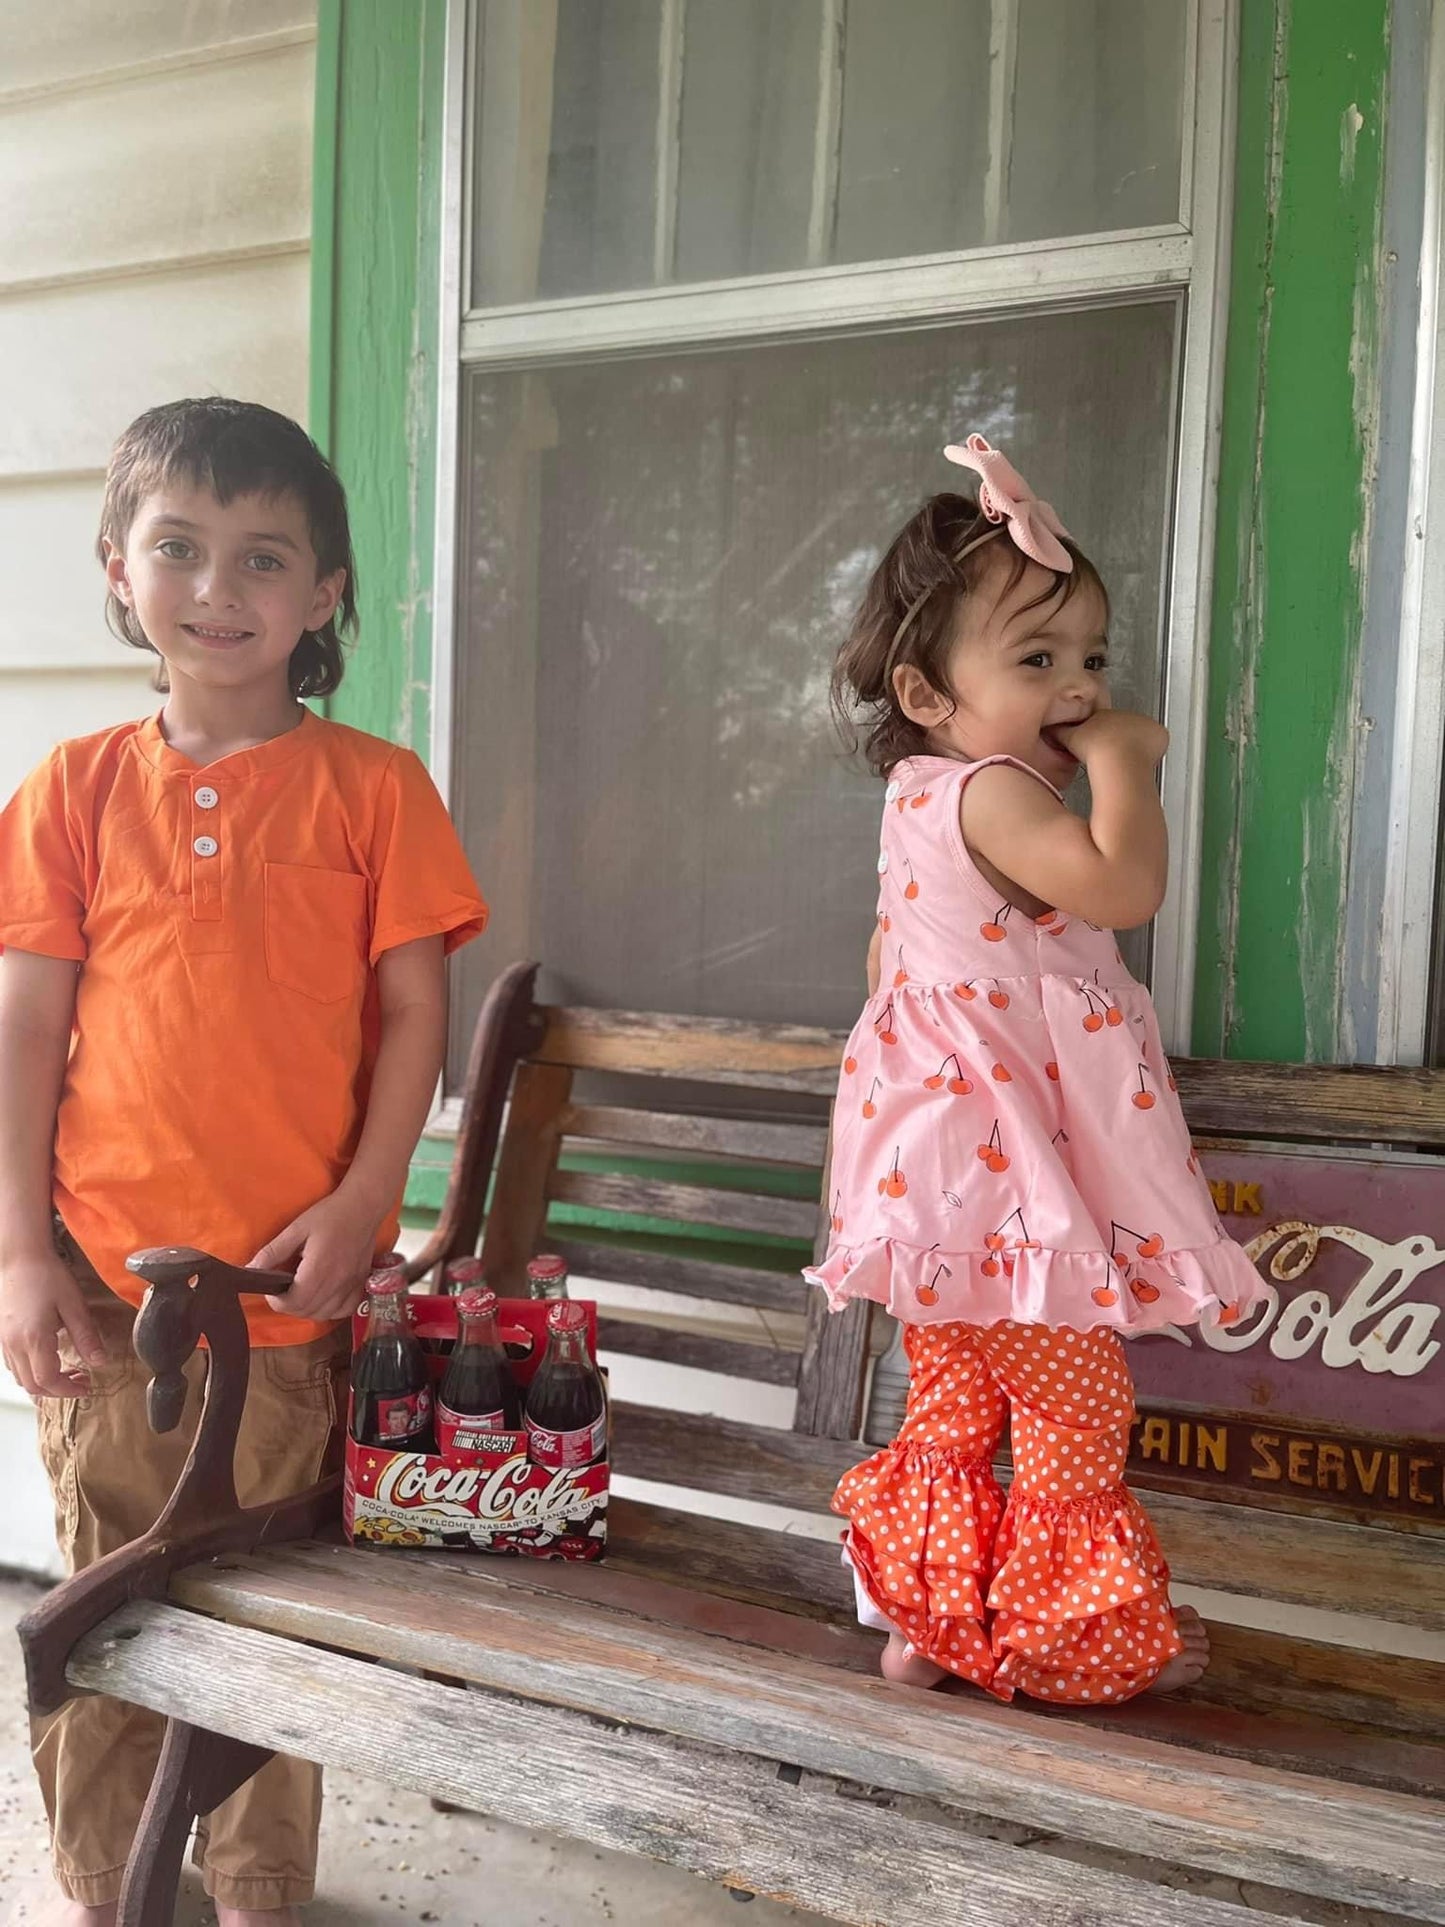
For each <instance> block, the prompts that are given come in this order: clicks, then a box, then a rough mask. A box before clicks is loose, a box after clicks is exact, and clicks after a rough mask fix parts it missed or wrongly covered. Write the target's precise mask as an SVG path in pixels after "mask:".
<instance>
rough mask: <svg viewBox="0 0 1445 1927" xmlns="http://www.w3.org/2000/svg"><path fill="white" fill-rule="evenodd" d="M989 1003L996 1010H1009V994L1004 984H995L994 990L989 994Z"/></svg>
mask: <svg viewBox="0 0 1445 1927" xmlns="http://www.w3.org/2000/svg"><path fill="white" fill-rule="evenodd" d="M988 1001H989V1002H990V1003H991V1004H992V1005H993V1007H994V1009H995V1010H1007V1009H1008V1007H1009V994H1008V992H1007V991H1006V990H1005V989H1004V987H1003V985H1002V984H1000V983H995V985H994V987H993V989H992V990H991V991H990V992H989V993H988Z"/></svg>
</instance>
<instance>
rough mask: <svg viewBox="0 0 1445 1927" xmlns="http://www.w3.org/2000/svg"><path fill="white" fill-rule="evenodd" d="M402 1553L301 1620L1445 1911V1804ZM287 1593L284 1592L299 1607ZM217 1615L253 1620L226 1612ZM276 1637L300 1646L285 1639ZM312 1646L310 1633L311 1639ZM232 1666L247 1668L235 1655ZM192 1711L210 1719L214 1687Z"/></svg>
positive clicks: (600, 1709) (880, 1773) (618, 1707)
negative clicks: (1149, 1737) (562, 1597)
mask: <svg viewBox="0 0 1445 1927" xmlns="http://www.w3.org/2000/svg"><path fill="white" fill-rule="evenodd" d="M477 1563H478V1565H480V1564H481V1563H482V1562H480V1561H479V1562H477ZM395 1571H396V1575H397V1576H396V1578H395V1579H394V1580H393V1581H392V1582H391V1585H390V1586H389V1588H388V1589H387V1591H386V1592H385V1593H382V1591H381V1589H380V1588H378V1587H376V1586H375V1585H372V1586H367V1587H360V1588H357V1589H355V1590H354V1592H353V1593H352V1594H351V1595H350V1596H348V1597H347V1598H346V1599H345V1600H344V1601H343V1602H342V1603H341V1605H340V1606H338V1605H336V1604H334V1603H328V1602H327V1600H326V1599H325V1598H324V1597H323V1598H322V1599H320V1600H318V1601H317V1602H316V1603H315V1604H314V1606H313V1608H312V1610H311V1612H310V1614H309V1617H308V1618H307V1619H306V1620H305V1621H304V1622H303V1623H304V1624H306V1625H308V1626H309V1629H310V1630H309V1634H308V1636H309V1637H310V1638H311V1639H313V1640H315V1641H319V1642H321V1643H323V1644H325V1645H330V1646H333V1647H334V1646H339V1645H347V1644H354V1645H355V1647H356V1649H357V1650H359V1651H363V1652H367V1653H375V1652H377V1651H380V1652H381V1653H382V1654H383V1655H384V1656H385V1657H387V1658H388V1659H390V1660H392V1661H393V1662H395V1663H398V1664H404V1665H408V1666H419V1667H423V1668H426V1669H429V1670H441V1665H444V1666H445V1668H446V1670H447V1671H449V1672H450V1673H451V1674H453V1675H455V1676H458V1677H462V1678H466V1679H470V1680H473V1681H475V1682H476V1683H477V1684H479V1685H482V1686H485V1687H488V1688H490V1689H493V1690H497V1691H503V1692H509V1693H510V1692H517V1693H521V1694H524V1695H526V1696H528V1697H530V1698H532V1699H534V1700H535V1701H537V1702H539V1703H546V1704H550V1705H557V1706H566V1707H571V1708H572V1709H573V1710H577V1711H585V1712H588V1713H591V1714H593V1715H598V1716H601V1717H603V1718H610V1719H621V1720H626V1721H629V1722H633V1723H636V1724H639V1725H644V1726H647V1727H651V1728H654V1729H656V1730H660V1731H664V1732H669V1733H672V1734H674V1735H675V1736H677V1737H680V1738H685V1739H691V1740H695V1741H701V1742H704V1743H707V1744H711V1745H720V1746H725V1747H728V1748H730V1749H735V1750H740V1751H744V1752H750V1753H755V1754H762V1755H764V1756H766V1757H771V1758H777V1759H788V1760H792V1761H793V1762H795V1763H796V1764H798V1765H800V1766H802V1767H805V1768H809V1769H812V1770H814V1771H821V1772H829V1773H836V1774H843V1775H846V1776H847V1777H848V1778H850V1779H855V1780H859V1781H862V1782H863V1783H864V1784H866V1785H870V1786H876V1787H880V1788H889V1789H892V1790H894V1791H896V1792H899V1793H915V1794H922V1795H925V1796H927V1797H930V1798H934V1799H941V1800H944V1801H945V1802H949V1803H953V1804H957V1805H959V1806H962V1807H965V1808H968V1809H970V1810H976V1811H979V1812H982V1813H985V1814H989V1815H992V1816H993V1817H996V1818H1000V1819H1006V1820H1017V1821H1020V1822H1022V1823H1024V1824H1029V1825H1039V1826H1044V1827H1046V1828H1048V1829H1049V1830H1050V1831H1053V1832H1061V1833H1065V1834H1067V1835H1069V1836H1071V1837H1074V1838H1078V1839H1082V1840H1091V1841H1096V1842H1098V1843H1099V1844H1101V1845H1104V1846H1113V1847H1119V1848H1122V1849H1125V1850H1128V1851H1132V1852H1138V1853H1145V1854H1149V1855H1151V1856H1155V1857H1158V1858H1161V1859H1164V1860H1168V1861H1179V1862H1180V1863H1182V1864H1184V1865H1189V1866H1196V1867H1201V1868H1206V1869H1209V1870H1212V1871H1216V1872H1222V1873H1228V1874H1232V1875H1235V1876H1236V1877H1238V1878H1242V1879H1248V1880H1258V1881H1263V1882H1265V1883H1266V1884H1269V1885H1273V1886H1280V1887H1284V1888H1286V1889H1293V1888H1296V1887H1297V1888H1298V1890H1299V1891H1301V1892H1305V1893H1314V1894H1318V1895H1321V1896H1325V1897H1330V1898H1335V1899H1344V1900H1348V1901H1350V1902H1352V1903H1353V1904H1356V1905H1361V1906H1374V1907H1390V1908H1394V1909H1396V1910H1398V1911H1403V1912H1406V1913H1410V1912H1413V1913H1415V1914H1417V1915H1418V1916H1419V1918H1421V1919H1424V1920H1433V1921H1436V1922H1445V1856H1442V1851H1441V1849H1442V1846H1445V1810H1442V1809H1441V1808H1440V1807H1439V1806H1438V1805H1435V1804H1433V1803H1431V1802H1428V1801H1424V1800H1419V1799H1413V1798H1410V1797H1409V1796H1406V1795H1402V1794H1392V1793H1383V1792H1380V1791H1377V1790H1375V1789H1363V1788H1358V1787H1349V1786H1345V1785H1342V1784H1340V1783H1338V1782H1332V1781H1326V1780H1317V1779H1313V1778H1309V1777H1306V1776H1295V1775H1281V1774H1278V1773H1275V1772H1272V1771H1268V1770H1265V1769H1261V1768H1258V1767H1256V1766H1254V1765H1253V1764H1252V1763H1250V1762H1247V1761H1236V1760H1229V1759H1213V1758H1201V1757H1200V1756H1197V1755H1194V1754H1190V1753H1187V1752H1185V1751H1183V1750H1182V1749H1178V1748H1174V1747H1169V1746H1161V1745H1158V1744H1155V1743H1153V1742H1151V1741H1146V1740H1140V1739H1136V1738H1134V1737H1133V1736H1131V1735H1128V1734H1124V1733H1116V1732H1113V1731H1110V1732H1106V1733H1099V1732H1096V1731H1094V1730H1092V1729H1086V1728H1082V1727H1074V1726H1068V1725H1064V1724H1061V1723H1059V1722H1051V1721H1049V1720H1048V1719H1047V1718H1046V1717H1042V1716H1040V1715H1038V1714H1035V1713H1032V1712H1027V1711H1023V1710H1020V1709H1019V1708H1018V1707H1016V1706H1015V1707H1008V1708H1004V1707H1001V1706H998V1705H996V1704H992V1703H989V1702H987V1701H985V1700H984V1699H983V1698H982V1696H975V1695H964V1694H926V1695H925V1694H919V1695H911V1694H909V1695H905V1694H900V1693H898V1692H897V1691H896V1690H895V1689H893V1688H890V1687H889V1686H888V1685H887V1684H886V1683H885V1682H884V1681H882V1680H881V1679H876V1678H872V1677H865V1676H862V1675H859V1674H856V1673H852V1672H845V1671H841V1670H839V1669H837V1668H834V1667H829V1666H824V1665H821V1664H819V1663H818V1662H817V1661H816V1660H811V1659H802V1658H797V1657H794V1656H793V1655H790V1654H780V1653H776V1652H769V1651H765V1650H763V1649H761V1648H759V1647H756V1646H744V1645H741V1644H738V1643H736V1642H733V1641H730V1640H723V1639H718V1638H716V1637H711V1636H707V1635H702V1634H698V1633H694V1632H690V1631H685V1630H679V1629H677V1628H674V1627H670V1626H663V1625H660V1624H658V1623H656V1622H644V1621H642V1620H639V1619H638V1618H636V1617H635V1616H631V1615H622V1614H616V1613H613V1614H604V1613H599V1612H598V1611H597V1610H596V1609H595V1608H589V1607H587V1606H586V1605H585V1603H584V1602H578V1601H570V1600H569V1601H565V1602H564V1601H555V1602H554V1603H553V1604H552V1605H551V1606H550V1608H549V1611H548V1612H547V1613H546V1615H539V1614H538V1613H537V1611H536V1609H535V1606H534V1605H533V1604H532V1603H531V1601H530V1600H526V1599H524V1600H522V1601H520V1602H519V1601H517V1600H516V1599H512V1598H509V1596H508V1593H507V1590H506V1588H505V1587H504V1586H502V1585H500V1584H497V1583H495V1582H487V1581H485V1580H484V1579H482V1578H480V1576H479V1575H477V1574H475V1573H471V1572H467V1573H461V1572H458V1573H457V1574H456V1580H455V1586H457V1587H460V1588H461V1589H462V1590H463V1591H464V1592H465V1593H468V1594H474V1595H475V1597H476V1601H477V1604H476V1607H475V1609H474V1610H473V1611H470V1612H468V1611H465V1610H459V1608H458V1606H457V1605H456V1603H455V1602H454V1600H453V1599H452V1598H451V1596H450V1595H451V1593H452V1591H453V1590H454V1587H453V1585H451V1584H448V1585H447V1587H446V1589H445V1591H444V1590H443V1588H442V1582H443V1579H444V1577H445V1576H446V1575H447V1571H448V1569H447V1568H445V1567H442V1566H440V1565H439V1564H428V1565H425V1566H420V1565H418V1566H413V1567H409V1566H408V1565H407V1563H406V1562H404V1561H400V1560H399V1561H397V1562H395ZM409 1581H410V1583H408V1582H409ZM403 1593H404V1594H405V1610H402V1609H401V1607H400V1599H401V1595H402V1594H403ZM257 1609H258V1610H264V1602H260V1603H259V1604H258V1607H257ZM138 1610H139V1612H140V1614H141V1615H142V1618H141V1621H140V1623H141V1625H142V1626H144V1625H145V1624H146V1623H148V1622H147V1620H146V1619H145V1617H144V1615H146V1614H147V1613H154V1612H156V1611H157V1610H159V1611H162V1612H164V1611H169V1610H174V1609H167V1608H161V1609H156V1608H146V1607H140V1608H139V1609H138ZM131 1611H132V1609H129V1608H127V1609H124V1610H123V1611H122V1612H121V1613H119V1614H117V1615H115V1616H114V1617H113V1618H112V1620H111V1621H109V1622H107V1624H108V1626H109V1627H110V1628H111V1629H112V1630H113V1631H118V1632H121V1633H124V1632H125V1631H126V1630H127V1629H128V1628H129V1626H132V1625H134V1624H135V1623H136V1622H135V1621H134V1620H132V1619H131V1616H130V1615H131ZM296 1613H297V1605H296V1602H295V1601H294V1600H292V1601H289V1602H288V1605H287V1614H288V1622H289V1623H290V1624H292V1625H295V1623H296V1618H295V1615H296ZM178 1616H179V1617H180V1618H182V1619H184V1617H185V1615H183V1614H182V1615H178ZM195 1623H196V1624H199V1625H211V1624H212V1623H213V1622H210V1621H208V1620H204V1619H198V1620H196V1621H195ZM225 1632H226V1634H227V1635H229V1636H230V1637H231V1638H233V1639H236V1640H247V1641H249V1640H250V1639H252V1638H254V1637H255V1635H254V1634H252V1633H251V1632H249V1631H248V1630H247V1629H245V1628H239V1627H234V1626H231V1627H227V1628H226V1629H225ZM132 1645H133V1641H129V1640H126V1639H124V1638H122V1639H121V1640H120V1641H119V1646H120V1650H119V1652H118V1653H115V1652H114V1649H113V1648H112V1649H111V1651H112V1664H111V1667H110V1669H109V1670H110V1673H111V1678H112V1680H113V1681H114V1683H113V1684H107V1685H106V1686H105V1687H104V1689H103V1690H107V1691H112V1692H116V1693H118V1694H120V1695H121V1696H122V1697H126V1698H132V1699H134V1698H137V1697H139V1700H140V1703H142V1704H154V1703H155V1690H154V1672H155V1664H156V1662H155V1661H154V1659H153V1660H152V1661H151V1664H150V1667H149V1668H148V1669H146V1670H147V1671H149V1673H150V1675H151V1677H150V1680H149V1682H147V1681H146V1678H145V1673H144V1672H142V1673H137V1672H136V1671H135V1670H134V1669H133V1667H132V1665H131V1663H130V1660H129V1653H130V1649H131V1647H132ZM216 1650H217V1651H218V1652H219V1651H220V1650H223V1649H222V1648H220V1647H219V1646H218V1647H217V1649H216ZM265 1650H266V1651H267V1652H268V1653H271V1654H275V1655H284V1654H287V1653H289V1652H290V1651H292V1650H295V1649H294V1648H293V1647H292V1646H291V1645H290V1644H289V1642H285V1641H282V1642H271V1644H270V1645H269V1646H268V1647H267V1648H266V1649H265ZM88 1651H94V1646H93V1644H87V1645H85V1646H83V1647H82V1648H81V1649H80V1651H79V1653H78V1655H77V1661H76V1663H75V1665H73V1666H72V1669H71V1677H72V1678H73V1679H76V1680H77V1681H78V1682H83V1683H86V1684H92V1683H94V1674H93V1673H92V1672H91V1671H90V1670H89V1668H88V1667H87V1664H86V1659H85V1654H86V1653H87V1652H88ZM443 1654H444V1655H445V1658H444V1660H443ZM319 1657H321V1656H320V1655H319V1654H317V1653H315V1652H307V1653H306V1654H305V1658H306V1660H307V1661H311V1660H315V1659H318V1658H319ZM253 1662H254V1664H255V1665H256V1667H257V1669H258V1670H257V1672H256V1673H255V1675H253V1678H254V1677H267V1678H268V1681H269V1690H268V1694H267V1695H266V1697H267V1699H268V1701H269V1702H271V1703H275V1702H276V1701H278V1700H279V1698H280V1694H279V1693H278V1690H277V1686H276V1674H275V1671H274V1668H273V1666H272V1665H271V1664H270V1663H268V1661H266V1660H263V1659H262V1658H261V1655H260V1652H259V1651H258V1652H256V1653H254V1655H253ZM439 1662H440V1664H439ZM218 1663H219V1662H218ZM231 1678H232V1680H233V1683H234V1684H235V1685H236V1686H237V1687H238V1688H240V1687H242V1685H243V1681H242V1678H241V1675H240V1674H239V1672H232V1673H231ZM196 1684H197V1682H196V1681H195V1680H194V1679H193V1680H192V1685H193V1686H194V1685H196ZM136 1686H140V1687H141V1688H142V1690H141V1691H140V1693H139V1695H137V1693H136V1692H135V1691H134V1690H133V1688H134V1687H136ZM251 1696H252V1697H254V1686H252V1688H251ZM190 1717H191V1718H192V1719H193V1720H205V1721H206V1722H207V1723H208V1724H212V1725H215V1724H216V1723H217V1722H216V1721H215V1720H214V1719H213V1718H212V1717H211V1716H210V1712H209V1709H208V1707H207V1703H206V1700H205V1699H204V1697H203V1698H202V1701H201V1705H200V1707H195V1706H194V1705H193V1709H192V1710H191V1712H190ZM275 1717H277V1718H278V1719H281V1720H284V1719H285V1714H284V1713H278V1714H277V1715H276V1716H275ZM222 1730H227V1729H225V1728H224V1727H223V1728H222ZM243 1737H244V1735H243ZM393 1737H394V1735H388V1738H393ZM307 1744H310V1745H311V1746H312V1747H313V1748H314V1747H315V1745H316V1741H315V1740H314V1739H312V1740H310V1741H307V1740H303V1741H302V1747H303V1750H305V1747H306V1745H307ZM288 1745H289V1741H288ZM492 1798H493V1800H494V1799H495V1793H493V1795H492Z"/></svg>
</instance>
